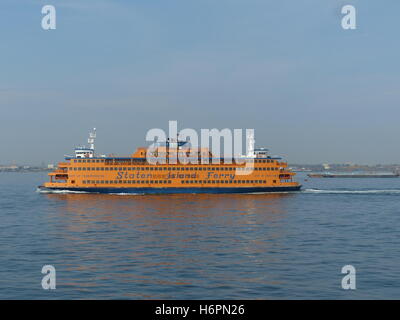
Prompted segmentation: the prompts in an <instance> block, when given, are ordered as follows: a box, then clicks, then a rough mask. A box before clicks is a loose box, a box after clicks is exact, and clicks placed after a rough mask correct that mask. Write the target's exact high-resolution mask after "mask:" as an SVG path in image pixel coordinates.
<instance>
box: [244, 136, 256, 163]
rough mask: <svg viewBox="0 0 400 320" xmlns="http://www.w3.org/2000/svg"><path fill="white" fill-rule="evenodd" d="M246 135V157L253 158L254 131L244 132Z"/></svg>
mask: <svg viewBox="0 0 400 320" xmlns="http://www.w3.org/2000/svg"><path fill="white" fill-rule="evenodd" d="M246 133H247V145H248V149H247V150H248V151H247V157H249V158H254V157H255V154H254V144H255V139H254V130H253V129H252V130H249V129H248V130H246Z"/></svg>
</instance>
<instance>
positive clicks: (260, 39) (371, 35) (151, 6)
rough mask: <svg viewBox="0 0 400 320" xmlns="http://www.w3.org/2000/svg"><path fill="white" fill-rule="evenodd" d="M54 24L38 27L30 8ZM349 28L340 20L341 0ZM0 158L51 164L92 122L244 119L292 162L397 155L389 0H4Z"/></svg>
mask: <svg viewBox="0 0 400 320" xmlns="http://www.w3.org/2000/svg"><path fill="white" fill-rule="evenodd" d="M46 4H52V5H54V6H55V7H56V9H57V29H56V30H51V31H44V30H42V28H41V19H42V14H41V8H42V6H43V5H46ZM345 4H351V5H354V6H355V7H356V9H357V29H356V30H348V31H345V30H343V29H342V28H341V18H342V14H341V7H342V6H343V5H345ZM0 8H1V12H2V14H1V16H0V36H1V39H2V41H1V42H0V58H1V62H2V63H1V72H0V111H1V117H0V147H1V149H0V150H1V151H0V164H2V163H3V164H4V163H9V162H12V161H16V162H17V163H40V162H41V161H45V162H56V161H57V160H62V158H63V155H64V154H71V153H72V150H73V147H74V146H75V145H78V144H81V143H84V142H85V140H86V138H87V133H88V131H89V129H90V128H92V127H93V126H95V127H97V129H98V141H97V148H98V150H99V152H101V153H116V154H121V155H127V154H130V153H132V152H133V151H134V149H135V148H136V147H137V146H140V145H144V144H145V141H144V140H145V134H146V132H147V130H149V129H151V128H165V129H167V126H168V120H178V123H179V125H180V128H181V129H183V128H187V127H190V128H195V129H200V128H214V127H215V128H220V129H223V128H232V129H233V128H254V129H255V132H256V142H257V145H258V146H261V145H263V146H266V147H268V148H270V149H271V152H272V153H273V154H281V155H283V156H286V157H287V159H288V160H289V161H290V162H292V163H293V162H297V163H307V162H308V163H319V162H361V163H400V148H399V147H398V137H399V134H400V126H399V124H398V123H399V118H400V108H399V107H400V105H399V101H400V99H399V98H400V90H399V83H400V81H399V80H400V79H399V78H400V77H399V75H400V73H399V71H400V70H399V69H400V64H399V57H400V55H399V51H400V50H399V49H400V44H399V40H398V30H399V28H400V22H399V21H398V14H399V12H400V2H399V1H396V0H385V1H383V2H382V1H378V0H369V1H355V0H353V1H352V0H348V1H341V0H326V1H320V0H299V1H293V0H280V1H269V0H218V1H215V0H190V1H188V0H168V1H165V0H154V1H152V0H149V1H136V0H130V1H128V0H63V1H60V0H45V1H39V0H37V1H35V0H21V1H15V0H2V1H1V4H0Z"/></svg>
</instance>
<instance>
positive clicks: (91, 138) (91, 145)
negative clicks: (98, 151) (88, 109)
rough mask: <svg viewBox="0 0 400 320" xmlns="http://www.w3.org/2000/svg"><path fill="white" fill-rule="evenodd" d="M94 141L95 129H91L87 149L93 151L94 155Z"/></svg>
mask: <svg viewBox="0 0 400 320" xmlns="http://www.w3.org/2000/svg"><path fill="white" fill-rule="evenodd" d="M95 139H96V128H93V131H92V132H89V139H88V143H89V148H90V149H91V150H93V153H94V141H95Z"/></svg>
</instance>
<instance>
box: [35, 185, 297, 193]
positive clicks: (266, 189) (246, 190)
mask: <svg viewBox="0 0 400 320" xmlns="http://www.w3.org/2000/svg"><path fill="white" fill-rule="evenodd" d="M300 189H301V185H298V186H288V187H243V188H229V187H228V188H49V187H43V186H40V187H39V190H40V191H43V192H46V191H47V192H52V191H66V192H68V191H71V192H87V193H105V194H125V193H126V194H184V193H186V194H187V193H209V194H213V193H214V194H221V193H222V194H229V193H269V192H271V193H272V192H292V191H299V190H300Z"/></svg>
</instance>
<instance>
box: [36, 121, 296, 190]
mask: <svg viewBox="0 0 400 320" xmlns="http://www.w3.org/2000/svg"><path fill="white" fill-rule="evenodd" d="M95 138H96V130H95V129H94V130H93V131H92V132H91V133H90V134H89V139H88V143H89V147H85V146H83V147H77V148H76V149H75V155H74V156H65V161H64V162H60V163H59V164H58V166H57V168H56V169H55V170H54V171H52V172H50V173H49V181H48V182H46V183H44V184H43V185H41V186H39V191H41V192H60V191H65V192H78V193H79V192H87V193H110V194H177V193H267V192H290V191H298V190H300V189H301V185H300V184H299V183H298V182H296V181H294V179H293V178H294V176H295V174H296V173H294V172H292V171H291V170H289V169H288V168H287V163H286V162H284V161H282V158H280V157H274V156H270V155H269V154H268V150H267V149H265V148H258V149H256V148H254V137H250V140H251V141H250V143H249V151H248V153H247V154H246V155H245V156H243V158H242V159H240V161H238V160H235V159H226V158H220V159H218V163H216V161H213V160H215V158H213V155H212V153H211V152H210V150H209V149H207V148H197V149H196V148H192V147H191V144H190V141H180V140H179V139H170V138H168V139H166V141H164V142H157V144H155V147H154V146H152V148H149V147H140V148H138V149H137V150H136V151H135V152H134V153H133V154H132V155H131V156H128V157H116V156H112V155H109V156H106V155H100V156H97V155H96V153H95V147H94V141H95ZM248 138H249V137H248ZM148 152H152V155H160V154H163V155H166V156H165V161H163V162H161V163H156V164H153V163H152V161H149V160H148V159H149V158H148V157H147V156H148ZM179 155H191V157H192V158H193V155H195V157H198V160H199V161H197V163H196V161H190V162H189V163H186V162H185V163H183V162H180V161H179V160H178V161H176V159H177V158H179ZM177 156H178V157H177ZM205 158H206V159H207V158H208V161H202V160H203V159H205ZM179 159H181V158H179ZM172 160H174V161H172ZM193 162H194V163H193ZM204 162H208V163H204Z"/></svg>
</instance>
